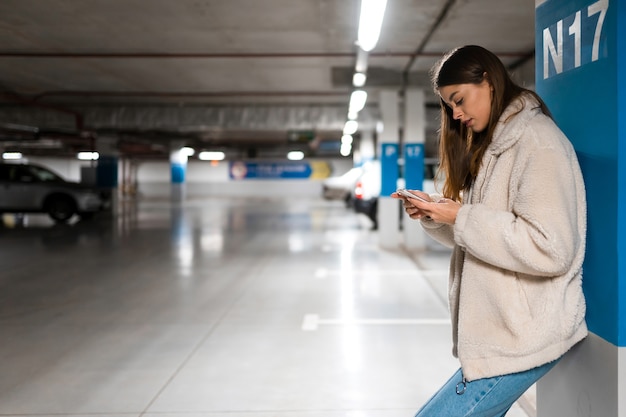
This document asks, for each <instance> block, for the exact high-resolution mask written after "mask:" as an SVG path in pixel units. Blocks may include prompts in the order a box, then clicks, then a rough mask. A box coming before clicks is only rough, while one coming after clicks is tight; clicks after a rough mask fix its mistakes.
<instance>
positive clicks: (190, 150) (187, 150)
mask: <svg viewBox="0 0 626 417" xmlns="http://www.w3.org/2000/svg"><path fill="white" fill-rule="evenodd" d="M180 151H181V152H182V153H184V154H185V155H187V156H193V154H195V153H196V151H195V149H194V148H190V147H189V146H185V147H183V148H182V149H181V150H180Z"/></svg>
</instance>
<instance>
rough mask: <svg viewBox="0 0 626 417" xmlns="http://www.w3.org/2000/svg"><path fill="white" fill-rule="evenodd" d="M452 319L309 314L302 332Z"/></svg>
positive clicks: (424, 323)
mask: <svg viewBox="0 0 626 417" xmlns="http://www.w3.org/2000/svg"><path fill="white" fill-rule="evenodd" d="M449 324H450V319H321V318H320V316H319V315H318V314H307V315H305V316H304V319H303V320H302V330H304V331H315V330H317V329H318V327H319V326H320V325H330V326H371V325H376V326H390V325H391V326H405V325H410V326H420V325H437V326H439V325H449Z"/></svg>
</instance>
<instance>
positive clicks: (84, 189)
mask: <svg viewBox="0 0 626 417" xmlns="http://www.w3.org/2000/svg"><path fill="white" fill-rule="evenodd" d="M102 208H103V199H102V197H101V196H100V194H99V192H98V190H96V189H94V188H92V187H88V186H85V185H83V184H79V183H75V182H69V181H66V180H65V179H63V178H61V177H60V176H59V175H57V174H55V173H54V172H52V171H50V170H49V169H47V168H44V167H42V166H40V165H35V164H12V163H0V212H9V213H47V214H48V215H49V216H50V217H51V218H52V219H53V220H54V221H55V222H58V223H63V222H66V221H68V220H69V219H70V218H71V217H72V216H74V215H75V214H77V215H79V216H80V217H81V218H90V217H92V216H93V214H94V213H96V212H98V211H100V210H102Z"/></svg>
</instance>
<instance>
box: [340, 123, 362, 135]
mask: <svg viewBox="0 0 626 417" xmlns="http://www.w3.org/2000/svg"><path fill="white" fill-rule="evenodd" d="M358 129H359V123H358V122H357V121H356V120H348V121H347V122H346V124H345V125H344V127H343V134H344V135H352V134H354V133H356V131H357V130H358Z"/></svg>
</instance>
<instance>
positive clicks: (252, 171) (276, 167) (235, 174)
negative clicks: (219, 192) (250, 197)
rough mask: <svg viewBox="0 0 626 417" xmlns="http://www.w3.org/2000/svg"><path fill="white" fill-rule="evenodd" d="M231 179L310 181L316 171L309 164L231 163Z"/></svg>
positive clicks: (229, 170)
mask: <svg viewBox="0 0 626 417" xmlns="http://www.w3.org/2000/svg"><path fill="white" fill-rule="evenodd" d="M228 172H229V175H230V178H231V179H235V180H243V179H308V178H310V177H311V175H312V174H313V173H314V169H313V168H312V167H311V164H310V163H308V162H243V161H231V162H230V163H229V169H228Z"/></svg>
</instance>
